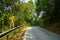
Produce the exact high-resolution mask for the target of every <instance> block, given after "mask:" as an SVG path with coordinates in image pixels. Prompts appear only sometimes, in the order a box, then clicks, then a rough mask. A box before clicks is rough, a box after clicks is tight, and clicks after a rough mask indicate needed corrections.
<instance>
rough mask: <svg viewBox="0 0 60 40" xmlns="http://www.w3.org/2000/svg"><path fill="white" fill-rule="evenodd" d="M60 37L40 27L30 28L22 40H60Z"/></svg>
mask: <svg viewBox="0 0 60 40" xmlns="http://www.w3.org/2000/svg"><path fill="white" fill-rule="evenodd" d="M59 38H60V35H57V34H54V33H52V32H49V31H47V30H45V29H43V28H40V27H38V26H32V27H28V28H27V29H26V32H25V34H24V36H23V38H22V40H60V39H59Z"/></svg>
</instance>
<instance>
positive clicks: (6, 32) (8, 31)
mask: <svg viewBox="0 0 60 40" xmlns="http://www.w3.org/2000/svg"><path fill="white" fill-rule="evenodd" d="M19 27H20V26H18V27H15V28H12V29H10V30H7V31H5V32H3V33H0V38H2V37H3V36H5V35H7V40H8V36H9V33H10V32H12V31H14V30H16V29H18V28H19Z"/></svg>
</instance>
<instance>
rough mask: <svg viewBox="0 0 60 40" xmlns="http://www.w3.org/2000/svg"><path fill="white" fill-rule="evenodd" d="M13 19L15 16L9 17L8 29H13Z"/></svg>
mask: <svg viewBox="0 0 60 40" xmlns="http://www.w3.org/2000/svg"><path fill="white" fill-rule="evenodd" d="M14 19H15V16H10V17H9V20H10V28H12V27H14Z"/></svg>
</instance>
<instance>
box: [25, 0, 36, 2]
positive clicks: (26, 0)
mask: <svg viewBox="0 0 60 40" xmlns="http://www.w3.org/2000/svg"><path fill="white" fill-rule="evenodd" d="M24 1H25V2H28V1H29V0H24ZM33 2H35V1H34V0H33Z"/></svg>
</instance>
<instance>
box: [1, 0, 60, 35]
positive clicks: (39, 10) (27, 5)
mask: <svg viewBox="0 0 60 40" xmlns="http://www.w3.org/2000/svg"><path fill="white" fill-rule="evenodd" d="M10 17H12V18H11V19H10ZM12 19H13V22H14V27H17V26H20V25H22V24H29V25H30V26H40V27H42V28H45V29H47V30H49V31H52V32H54V33H57V34H60V0H34V1H33V0H28V2H25V0H0V33H2V32H4V31H6V30H9V29H11V28H10V23H11V20H12Z"/></svg>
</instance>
